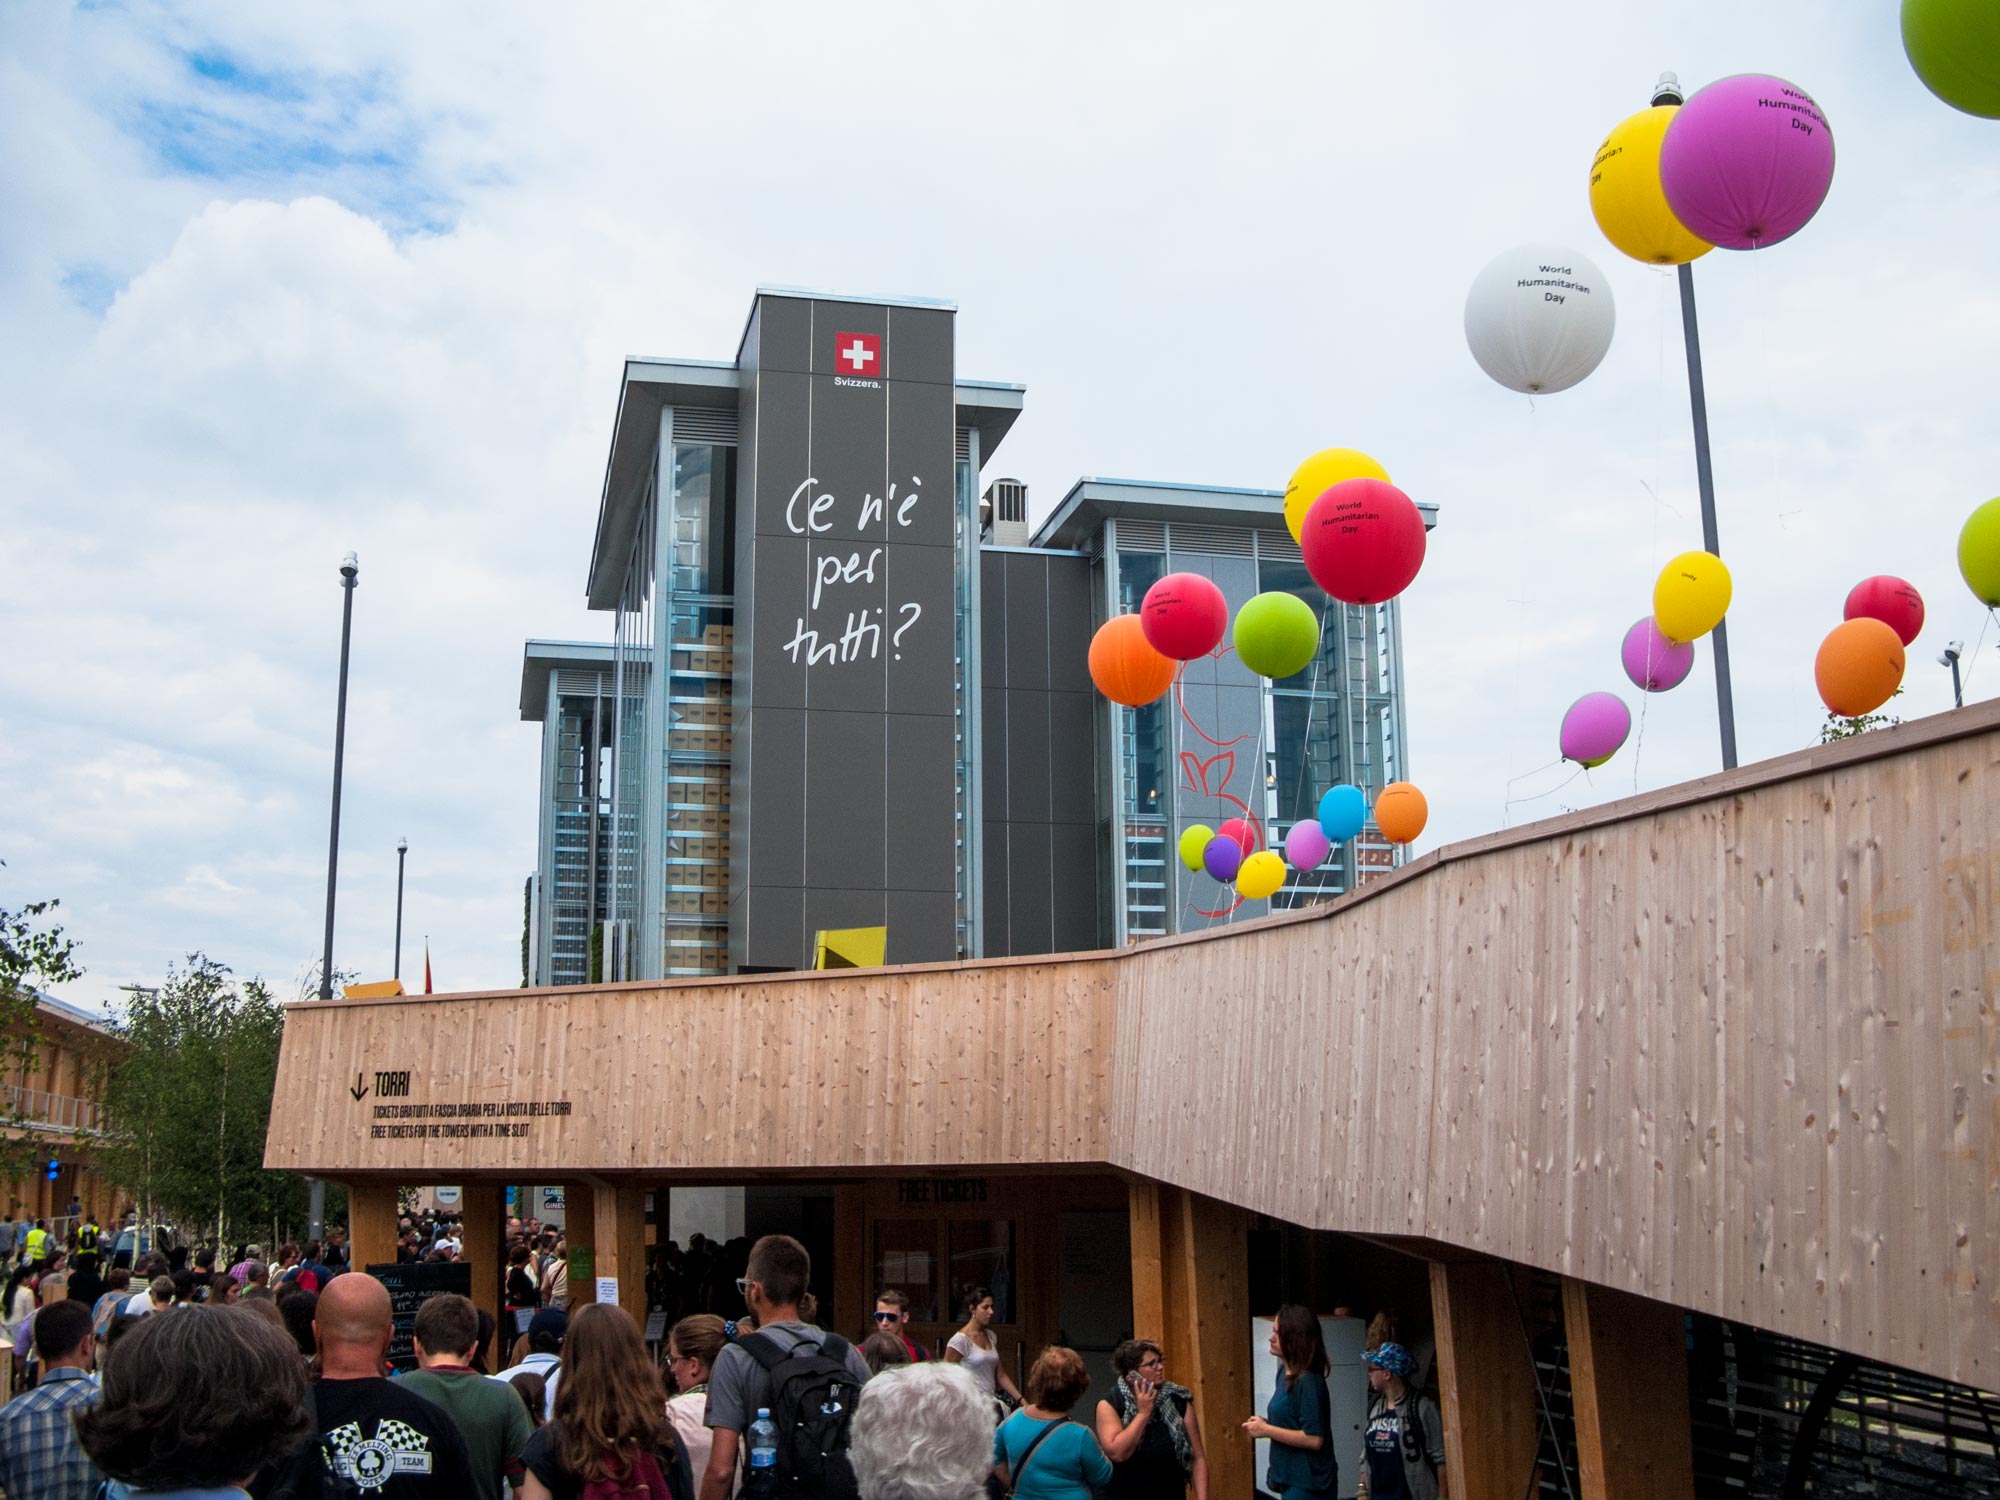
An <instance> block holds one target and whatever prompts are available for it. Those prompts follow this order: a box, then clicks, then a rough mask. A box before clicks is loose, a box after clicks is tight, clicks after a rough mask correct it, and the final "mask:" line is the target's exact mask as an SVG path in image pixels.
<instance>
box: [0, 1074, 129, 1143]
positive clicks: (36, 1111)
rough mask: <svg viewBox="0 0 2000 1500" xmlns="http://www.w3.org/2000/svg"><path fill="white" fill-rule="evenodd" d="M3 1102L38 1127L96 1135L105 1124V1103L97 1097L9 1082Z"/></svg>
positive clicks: (0, 1096) (1, 1091)
mask: <svg viewBox="0 0 2000 1500" xmlns="http://www.w3.org/2000/svg"><path fill="white" fill-rule="evenodd" d="M0 1104H4V1105H5V1107H6V1109H7V1110H8V1112H9V1114H10V1115H11V1114H13V1113H15V1112H18V1113H19V1114H20V1115H21V1116H22V1119H21V1123H22V1124H23V1125H26V1126H31V1127H33V1128H34V1129H37V1130H60V1131H64V1132H66V1133H68V1134H71V1135H76V1134H95V1133H96V1132H97V1131H99V1130H100V1129H102V1128H103V1124H104V1106H103V1105H101V1104H99V1103H98V1102H97V1101H96V1100H95V1099H81V1098H78V1097H77V1096H76V1095H75V1094H52V1093H50V1092H48V1090H46V1089H30V1088H23V1087H22V1086H21V1085H20V1084H17V1083H9V1084H5V1085H0Z"/></svg>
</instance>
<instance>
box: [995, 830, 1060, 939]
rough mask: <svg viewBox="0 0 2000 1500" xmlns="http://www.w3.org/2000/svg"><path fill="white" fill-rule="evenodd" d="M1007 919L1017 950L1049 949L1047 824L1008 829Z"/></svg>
mask: <svg viewBox="0 0 2000 1500" xmlns="http://www.w3.org/2000/svg"><path fill="white" fill-rule="evenodd" d="M1007 907H1008V911H1007V921H1008V928H1009V931H1010V932H1011V934H1012V937H1013V942H1014V951H1015V952H1016V953H1048V952H1051V951H1053V942H1054V938H1055V884H1054V872H1053V870H1052V868H1051V865H1050V854H1049V825H1048V824H1046V823H1014V824H1010V825H1009V827H1008V829H1007Z"/></svg>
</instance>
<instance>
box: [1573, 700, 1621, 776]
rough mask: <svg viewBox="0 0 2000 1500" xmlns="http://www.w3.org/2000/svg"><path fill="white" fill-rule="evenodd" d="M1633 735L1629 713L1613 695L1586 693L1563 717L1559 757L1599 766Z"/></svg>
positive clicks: (1584, 764)
mask: <svg viewBox="0 0 2000 1500" xmlns="http://www.w3.org/2000/svg"><path fill="white" fill-rule="evenodd" d="M1631 732H1632V710H1631V709H1629V708H1627V707H1626V706H1625V703H1624V700H1623V699H1621V698H1620V697H1618V695H1617V694H1615V693H1585V694H1584V695H1583V696H1582V697H1581V698H1579V699H1577V700H1576V702H1574V703H1572V704H1571V705H1570V706H1569V712H1568V713H1566V714H1564V715H1563V722H1562V757H1563V759H1564V760H1573V761H1575V762H1576V763H1577V764H1578V765H1581V766H1601V765H1603V764H1604V763H1605V762H1606V761H1607V760H1609V759H1611V757H1612V756H1614V755H1616V754H1617V753H1618V747H1619V746H1620V745H1622V744H1624V743H1625V736H1626V735H1628V734H1630V733H1631Z"/></svg>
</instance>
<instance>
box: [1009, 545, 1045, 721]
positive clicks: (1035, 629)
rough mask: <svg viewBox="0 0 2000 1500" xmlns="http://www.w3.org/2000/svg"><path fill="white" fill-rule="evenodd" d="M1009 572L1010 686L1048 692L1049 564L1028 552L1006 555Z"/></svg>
mask: <svg viewBox="0 0 2000 1500" xmlns="http://www.w3.org/2000/svg"><path fill="white" fill-rule="evenodd" d="M1002 556H1003V558H1004V559H1005V567H1006V573H1007V594H1008V607H1007V665H1006V676H1005V678H1004V679H1003V680H1004V681H1005V683H1006V685H1007V686H1008V687H1009V688H1029V689H1035V690H1039V691H1043V692H1046V691H1047V690H1048V686H1049V564H1048V559H1047V558H1042V557H1030V556H1028V555H1026V554H1025V553H1020V552H1008V553H1003V554H1002Z"/></svg>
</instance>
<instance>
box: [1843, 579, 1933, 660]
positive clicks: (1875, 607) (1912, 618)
mask: <svg viewBox="0 0 2000 1500" xmlns="http://www.w3.org/2000/svg"><path fill="white" fill-rule="evenodd" d="M1841 618H1842V619H1844V620H1880V621H1881V622H1882V623H1883V624H1884V625H1887V626H1888V627H1889V628H1890V629H1891V630H1893V631H1895V632H1896V639H1897V640H1899V641H1901V642H1902V643H1903V644H1904V645H1905V646H1907V645H1909V644H1910V643H1911V642H1912V641H1914V640H1916V638H1917V633H1918V632H1919V631H1921V630H1922V629H1923V628H1924V596H1923V595H1922V594H1919V593H1918V592H1917V591H1916V589H1915V588H1913V587H1912V586H1911V585H1910V584H1908V583H1906V582H1904V581H1903V580H1902V579H1900V578H1892V577H1890V576H1889V575H1888V574H1887V573H1883V574H1880V575H1879V576H1877V577H1874V578H1864V579H1862V580H1861V582H1859V583H1857V584H1855V585H1854V592H1853V593H1851V594H1849V595H1848V596H1847V609H1846V610H1845V612H1843V614H1842V615H1841Z"/></svg>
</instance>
